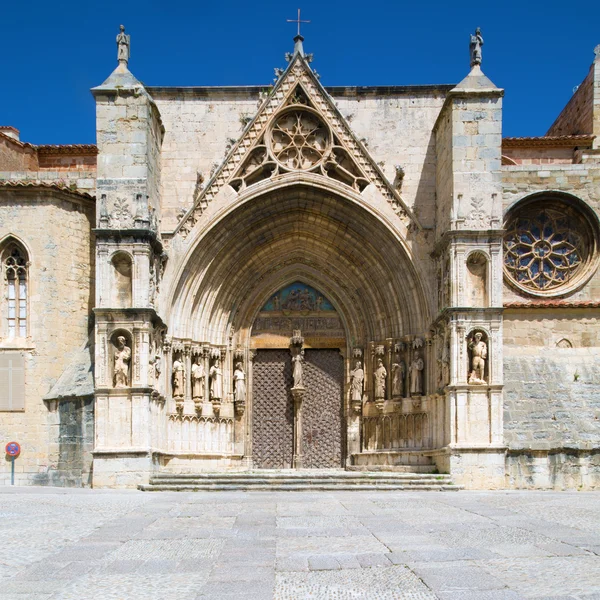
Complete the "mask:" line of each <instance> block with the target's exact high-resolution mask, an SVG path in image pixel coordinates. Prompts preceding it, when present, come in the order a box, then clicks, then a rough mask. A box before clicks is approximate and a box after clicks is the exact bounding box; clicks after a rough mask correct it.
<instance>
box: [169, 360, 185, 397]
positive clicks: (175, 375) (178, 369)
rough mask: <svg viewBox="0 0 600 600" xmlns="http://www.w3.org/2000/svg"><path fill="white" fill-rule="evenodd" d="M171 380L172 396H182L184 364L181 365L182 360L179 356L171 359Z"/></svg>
mask: <svg viewBox="0 0 600 600" xmlns="http://www.w3.org/2000/svg"><path fill="white" fill-rule="evenodd" d="M172 381H173V398H183V391H184V385H185V366H184V365H183V361H181V360H180V359H179V358H176V359H175V360H174V361H173V371H172Z"/></svg>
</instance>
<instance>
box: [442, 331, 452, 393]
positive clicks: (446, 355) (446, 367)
mask: <svg viewBox="0 0 600 600" xmlns="http://www.w3.org/2000/svg"><path fill="white" fill-rule="evenodd" d="M449 383H450V339H449V334H448V331H446V333H445V335H444V345H443V346H442V385H448V384H449Z"/></svg>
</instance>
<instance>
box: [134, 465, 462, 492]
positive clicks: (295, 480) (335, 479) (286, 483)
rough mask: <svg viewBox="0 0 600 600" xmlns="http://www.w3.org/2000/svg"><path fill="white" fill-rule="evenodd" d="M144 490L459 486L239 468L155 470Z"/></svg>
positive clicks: (399, 477) (430, 479) (442, 478)
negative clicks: (222, 469) (169, 471)
mask: <svg viewBox="0 0 600 600" xmlns="http://www.w3.org/2000/svg"><path fill="white" fill-rule="evenodd" d="M139 489H140V490H143V491H188V492H191V491H224V490H231V491H233V490H246V491H250V490H258V491H332V490H439V491H455V490H459V489H462V487H461V486H457V485H454V483H453V481H452V478H451V477H450V476H449V475H436V474H429V473H398V472H372V471H369V472H364V471H358V472H353V471H341V470H339V471H338V470H336V471H326V470H324V471H308V472H307V471H306V470H289V471H287V470H286V471H269V472H265V471H259V472H256V471H241V472H240V471H238V472H204V473H182V474H179V473H178V474H174V473H164V472H163V473H157V474H156V475H154V476H152V477H151V478H150V482H149V483H148V484H143V485H140V486H139Z"/></svg>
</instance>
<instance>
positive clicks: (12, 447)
mask: <svg viewBox="0 0 600 600" xmlns="http://www.w3.org/2000/svg"><path fill="white" fill-rule="evenodd" d="M20 453H21V446H20V445H19V442H8V444H6V454H8V455H9V456H15V457H16V456H19V454H20Z"/></svg>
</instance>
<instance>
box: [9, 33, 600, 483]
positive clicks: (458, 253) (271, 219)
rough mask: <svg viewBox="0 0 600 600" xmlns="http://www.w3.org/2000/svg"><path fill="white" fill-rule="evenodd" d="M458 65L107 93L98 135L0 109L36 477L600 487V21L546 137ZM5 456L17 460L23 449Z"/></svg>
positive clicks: (124, 45) (12, 415)
mask: <svg viewBox="0 0 600 600" xmlns="http://www.w3.org/2000/svg"><path fill="white" fill-rule="evenodd" d="M479 35H480V34H479V33H476V34H475V35H474V36H472V38H471V70H470V72H469V73H468V74H467V76H466V77H465V79H463V80H462V81H461V82H460V83H459V84H458V85H425V86H391V87H390V86H388V87H385V88H384V87H360V88H355V87H329V88H328V87H324V85H323V84H322V83H321V82H320V80H319V78H318V76H317V75H316V73H315V72H314V70H313V69H312V67H311V56H310V55H307V54H306V53H305V52H304V48H303V38H302V37H301V36H300V35H298V36H297V37H296V38H295V47H294V52H293V53H291V54H289V55H288V56H287V67H286V68H285V69H282V70H278V71H277V78H276V81H275V82H274V83H273V84H272V85H270V86H267V87H261V86H240V87H227V88H209V87H189V88H178V87H150V86H145V85H142V84H141V83H140V82H139V81H138V80H137V79H136V78H135V77H134V75H133V74H132V73H131V72H130V71H129V66H128V63H129V37H128V36H127V35H126V34H125V32H124V29H123V28H122V31H121V33H120V34H119V36H118V38H117V45H118V49H119V54H118V66H117V68H116V70H115V71H114V72H113V73H112V74H111V75H110V77H109V78H108V79H107V80H106V81H105V82H104V83H103V84H102V85H100V86H98V87H96V88H94V89H93V90H92V93H93V95H94V98H95V101H96V123H97V144H96V145H87V146H83V145H79V146H35V145H32V144H28V143H26V142H23V141H21V140H20V139H19V134H18V131H17V130H16V129H14V128H13V127H9V126H6V127H2V128H0V261H1V262H0V264H1V269H2V274H1V278H0V291H1V295H0V311H1V314H0V322H1V325H0V437H1V438H2V440H3V443H5V442H9V441H13V440H14V441H18V442H19V443H20V444H21V448H22V450H21V455H20V456H19V457H18V458H17V459H16V463H15V464H16V477H17V483H20V484H48V485H75V486H82V485H83V486H87V485H93V486H96V487H136V486H138V485H143V484H147V483H148V481H149V480H150V478H151V477H152V476H153V475H155V474H157V473H173V474H181V473H197V472H201V471H231V470H237V471H243V470H258V469H277V470H279V469H349V470H352V469H355V470H391V471H393V470H404V471H408V472H411V471H414V472H421V473H423V472H425V473H433V472H436V473H448V474H450V475H451V477H452V479H453V480H454V481H455V482H456V483H457V484H460V485H463V486H465V487H467V488H480V489H481V488H483V489H486V488H491V489H498V488H523V487H529V488H554V489H566V488H580V489H581V488H583V489H593V488H598V487H600V272H598V261H599V258H600V247H599V245H600V221H599V216H600V46H599V47H597V48H596V56H595V60H594V62H593V64H592V65H591V67H590V70H589V73H588V75H587V76H586V78H585V79H584V81H583V83H582V84H581V85H580V86H579V88H578V89H577V91H576V92H575V93H574V94H573V97H572V98H571V100H570V101H569V103H568V104H567V106H566V107H565V108H564V110H563V111H562V112H561V114H560V115H559V116H558V117H557V119H556V121H555V122H554V124H553V125H552V126H551V127H550V129H549V131H548V133H547V134H546V135H545V136H541V137H529V138H502V101H503V90H502V89H500V88H498V87H496V85H494V84H493V83H492V81H490V79H488V78H487V77H486V76H485V75H484V74H483V72H482V70H481V64H480V63H481V51H480V50H481V46H480V41H481V38H480V37H479ZM0 479H1V480H2V481H3V482H4V483H6V482H8V481H9V480H10V466H9V463H8V462H7V461H5V462H4V463H3V466H2V467H0Z"/></svg>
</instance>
